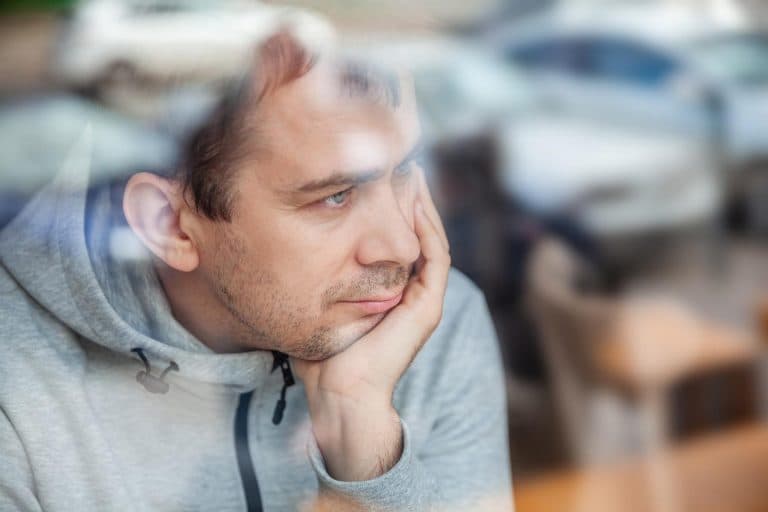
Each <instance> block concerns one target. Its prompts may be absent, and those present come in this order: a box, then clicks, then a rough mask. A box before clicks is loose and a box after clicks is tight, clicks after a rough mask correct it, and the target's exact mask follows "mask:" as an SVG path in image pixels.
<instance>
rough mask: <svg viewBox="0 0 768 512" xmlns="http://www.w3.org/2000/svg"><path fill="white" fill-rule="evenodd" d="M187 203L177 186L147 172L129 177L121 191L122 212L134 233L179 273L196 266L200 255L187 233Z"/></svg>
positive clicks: (188, 270) (189, 270)
mask: <svg viewBox="0 0 768 512" xmlns="http://www.w3.org/2000/svg"><path fill="white" fill-rule="evenodd" d="M187 209H188V207H187V204H186V202H185V201H184V199H183V197H182V193H181V191H180V190H179V185H178V184H177V183H176V182H174V181H171V180H167V179H164V178H161V177H160V176H157V175H155V174H151V173H148V172H140V173H137V174H134V175H133V176H131V178H130V179H129V180H128V183H127V184H126V186H125V192H124V194H123V212H124V213H125V218H126V219H127V220H128V224H129V225H130V226H131V229H132V230H133V232H134V233H136V236H137V237H139V239H140V240H141V241H142V242H143V243H144V245H145V246H147V248H148V249H149V250H150V251H152V252H153V253H154V254H155V256H157V257H158V258H160V259H161V260H163V261H164V262H165V263H166V264H167V265H168V266H170V267H171V268H174V269H176V270H179V271H181V272H191V271H192V270H195V269H196V268H197V265H198V264H199V262H200V257H199V254H198V251H197V247H196V246H195V243H194V241H193V239H192V238H191V236H190V233H188V232H187V231H188V230H189V228H190V227H191V226H189V225H188V224H189V223H187V222H182V219H185V220H187V219H189V216H188V215H186V214H187V213H189V212H187Z"/></svg>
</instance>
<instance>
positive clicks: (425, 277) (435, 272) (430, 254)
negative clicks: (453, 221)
mask: <svg viewBox="0 0 768 512" xmlns="http://www.w3.org/2000/svg"><path fill="white" fill-rule="evenodd" d="M415 224H416V236H418V237H419V241H420V243H421V253H422V255H423V256H424V266H423V268H422V269H421V273H420V276H421V279H422V281H423V283H424V285H425V286H426V287H427V288H435V287H436V288H437V289H440V290H441V291H442V288H443V287H444V285H445V280H446V278H447V276H448V269H449V268H450V256H449V255H448V251H447V248H446V247H445V245H444V243H443V241H442V239H441V235H440V232H439V230H438V228H437V226H435V224H434V222H432V219H430V218H429V216H428V215H427V213H426V211H425V208H424V206H423V204H422V203H421V201H418V202H417V203H416V223H415Z"/></svg>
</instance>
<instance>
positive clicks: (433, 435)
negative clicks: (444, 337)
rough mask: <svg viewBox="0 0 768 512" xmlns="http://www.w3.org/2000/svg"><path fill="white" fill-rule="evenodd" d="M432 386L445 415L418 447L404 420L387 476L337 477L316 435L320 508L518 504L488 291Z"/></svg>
mask: <svg viewBox="0 0 768 512" xmlns="http://www.w3.org/2000/svg"><path fill="white" fill-rule="evenodd" d="M464 313H465V314H464V315H463V317H464V321H462V322H460V323H459V326H460V327H459V328H458V335H457V338H454V341H453V342H452V343H451V345H450V349H449V350H450V354H449V355H448V357H446V358H445V360H444V361H445V366H444V367H443V368H442V371H441V374H440V377H439V378H438V379H437V381H436V385H435V387H434V388H433V399H434V400H436V401H438V402H439V404H440V405H439V414H438V418H437V420H436V421H435V422H434V425H433V428H432V431H431V432H430V434H429V440H428V442H427V443H425V444H426V446H424V447H422V449H420V450H418V451H417V450H416V449H415V447H414V445H413V438H412V436H411V433H410V432H409V427H408V425H407V423H406V422H405V421H403V420H402V418H401V425H402V429H403V452H402V455H401V457H400V459H399V461H398V462H397V463H396V464H395V466H393V467H392V468H391V469H390V470H389V471H388V472H386V473H385V474H383V475H381V476H379V477H377V478H374V479H372V480H366V481H362V482H343V481H339V480H336V479H334V478H333V477H331V476H330V475H329V474H328V472H327V470H326V468H325V465H324V463H323V458H322V454H321V453H320V450H319V448H318V446H317V442H316V441H315V439H314V437H313V436H310V439H309V445H308V449H309V457H310V461H311V463H312V466H313V468H314V469H315V472H316V473H317V476H318V480H319V482H320V488H321V497H320V503H321V505H320V506H318V507H316V508H314V509H312V510H313V512H314V511H325V510H329V511H330V510H334V511H336V510H345V511H347V510H348V511H358V510H359V511H363V510H365V511H387V512H390V511H391V512H394V511H398V512H400V511H419V512H421V511H440V512H443V511H446V512H448V511H476V510H477V511H493V512H502V511H503V512H510V511H512V510H513V508H514V505H513V503H512V481H511V474H510V465H509V445H508V437H507V436H508V431H507V413H506V411H507V409H506V386H505V384H504V383H505V379H504V371H503V367H502V363H501V356H500V351H499V346H498V341H497V339H496V334H495V330H494V328H493V324H492V322H491V318H490V315H489V313H488V309H487V306H486V304H485V301H484V299H483V298H482V296H479V297H478V296H475V297H474V298H473V300H471V301H470V304H469V305H468V306H467V309H465V310H464Z"/></svg>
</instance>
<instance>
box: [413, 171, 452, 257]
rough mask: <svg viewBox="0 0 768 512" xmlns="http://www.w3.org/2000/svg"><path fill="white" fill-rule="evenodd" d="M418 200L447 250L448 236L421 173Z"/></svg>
mask: <svg viewBox="0 0 768 512" xmlns="http://www.w3.org/2000/svg"><path fill="white" fill-rule="evenodd" d="M419 198H420V199H421V203H422V205H424V210H425V213H426V214H427V217H429V219H430V220H431V221H432V224H434V225H435V228H436V229H437V232H438V233H439V235H440V239H441V240H442V242H443V245H444V246H445V248H446V250H448V249H449V244H448V235H446V233H445V228H444V227H443V223H442V221H441V220H440V215H439V214H438V213H437V208H436V207H435V202H434V201H433V200H432V194H431V193H430V192H429V187H428V186H427V179H426V177H425V176H424V172H423V171H422V172H420V173H419Z"/></svg>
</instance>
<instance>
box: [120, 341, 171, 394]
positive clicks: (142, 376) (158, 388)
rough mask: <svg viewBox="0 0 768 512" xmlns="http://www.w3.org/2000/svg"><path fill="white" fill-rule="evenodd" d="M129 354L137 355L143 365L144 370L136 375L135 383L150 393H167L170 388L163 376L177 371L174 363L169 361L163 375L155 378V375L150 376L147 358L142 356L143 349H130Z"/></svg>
mask: <svg viewBox="0 0 768 512" xmlns="http://www.w3.org/2000/svg"><path fill="white" fill-rule="evenodd" d="M131 352H134V353H135V354H136V355H138V356H139V359H141V362H142V363H144V370H141V371H140V372H139V373H137V374H136V381H137V382H138V383H140V384H141V385H142V386H144V389H146V390H147V391H149V392H150V393H160V394H165V393H167V392H168V389H169V387H170V386H168V383H167V382H165V380H164V379H165V376H166V375H168V372H170V371H171V370H173V371H175V372H177V371H179V365H177V364H176V362H175V361H171V363H170V364H169V365H168V368H166V369H165V370H163V373H161V374H160V376H159V377H156V376H155V375H152V367H151V366H150V364H149V360H148V359H147V356H145V355H144V349H141V348H138V347H136V348H132V349H131Z"/></svg>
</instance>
